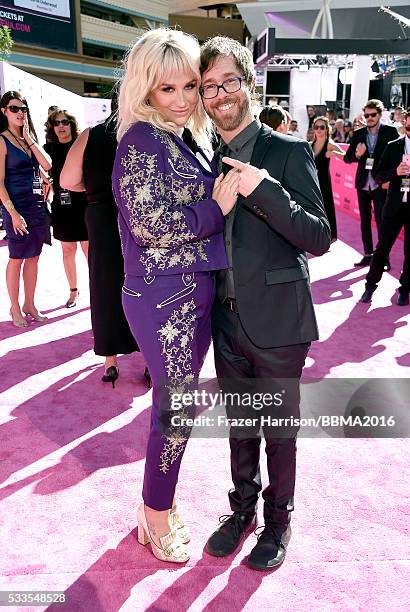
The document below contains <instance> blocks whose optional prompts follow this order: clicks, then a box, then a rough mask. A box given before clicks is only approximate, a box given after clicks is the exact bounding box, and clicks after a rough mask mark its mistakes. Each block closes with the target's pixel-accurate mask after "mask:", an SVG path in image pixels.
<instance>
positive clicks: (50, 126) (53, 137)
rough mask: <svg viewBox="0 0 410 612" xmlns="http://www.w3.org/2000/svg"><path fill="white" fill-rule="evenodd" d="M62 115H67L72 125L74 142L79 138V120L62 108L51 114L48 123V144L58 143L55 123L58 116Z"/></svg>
mask: <svg viewBox="0 0 410 612" xmlns="http://www.w3.org/2000/svg"><path fill="white" fill-rule="evenodd" d="M60 114H62V115H65V116H66V117H67V119H68V120H69V122H70V125H71V136H72V138H73V140H76V139H77V138H78V135H79V134H80V128H79V126H78V121H77V119H76V118H75V117H74V115H71V114H70V113H68V112H67V111H66V110H63V109H62V108H58V109H57V110H55V111H53V112H52V113H51V115H50V116H49V118H48V119H47V121H46V138H47V141H48V142H58V138H57V134H56V133H55V130H54V121H55V120H56V117H57V115H60Z"/></svg>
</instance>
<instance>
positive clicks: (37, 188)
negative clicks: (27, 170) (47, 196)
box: [33, 168, 43, 196]
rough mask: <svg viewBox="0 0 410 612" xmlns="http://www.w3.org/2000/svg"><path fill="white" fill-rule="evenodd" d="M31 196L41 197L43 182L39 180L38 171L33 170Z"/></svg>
mask: <svg viewBox="0 0 410 612" xmlns="http://www.w3.org/2000/svg"><path fill="white" fill-rule="evenodd" d="M33 194H34V195H40V196H42V195H43V182H42V180H41V177H40V173H39V171H38V170H36V169H35V168H34V170H33Z"/></svg>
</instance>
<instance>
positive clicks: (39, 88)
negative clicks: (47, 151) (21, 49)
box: [0, 62, 111, 145]
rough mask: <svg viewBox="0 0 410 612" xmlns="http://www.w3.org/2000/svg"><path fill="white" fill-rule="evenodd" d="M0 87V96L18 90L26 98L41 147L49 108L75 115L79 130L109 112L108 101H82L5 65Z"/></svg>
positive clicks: (0, 71) (1, 65) (0, 64)
mask: <svg viewBox="0 0 410 612" xmlns="http://www.w3.org/2000/svg"><path fill="white" fill-rule="evenodd" d="M0 86H1V95H3V94H4V93H5V92H6V91H11V90H14V91H15V90H17V91H20V92H21V93H22V94H23V97H24V98H26V100H27V104H28V106H29V109H30V115H31V118H32V120H33V123H34V127H35V129H36V132H37V136H38V139H39V143H40V144H41V145H43V144H44V142H45V127H44V123H45V122H46V120H47V109H48V107H49V106H51V105H56V106H58V107H59V108H61V109H63V110H66V111H67V112H69V113H70V114H72V115H74V117H75V118H76V119H77V121H78V124H79V126H80V130H83V129H84V128H86V127H91V126H93V125H96V124H97V123H101V122H102V121H104V120H105V119H106V118H107V117H108V116H109V115H110V112H111V100H102V99H100V98H83V97H82V96H79V95H77V94H75V93H73V92H72V91H67V89H63V88H62V87H59V86H58V85H54V83H48V82H47V81H44V80H43V79H40V78H39V77H36V76H34V75H33V74H29V73H28V72H24V70H20V68H16V67H15V66H12V65H11V64H9V63H7V62H0Z"/></svg>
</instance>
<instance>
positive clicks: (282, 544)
mask: <svg viewBox="0 0 410 612" xmlns="http://www.w3.org/2000/svg"><path fill="white" fill-rule="evenodd" d="M291 534H292V531H291V528H290V525H287V526H286V525H283V526H281V525H278V524H276V523H275V522H274V521H271V520H269V519H268V520H267V521H266V524H265V526H264V527H263V528H262V531H261V533H259V534H258V542H257V544H256V546H254V548H253V549H252V551H251V554H250V555H249V557H248V565H249V567H251V568H252V569H256V570H259V571H269V570H272V569H275V568H277V567H278V566H279V565H281V564H282V563H283V561H284V560H285V556H286V548H287V546H288V544H289V540H290V537H291Z"/></svg>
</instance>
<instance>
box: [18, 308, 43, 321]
mask: <svg viewBox="0 0 410 612" xmlns="http://www.w3.org/2000/svg"><path fill="white" fill-rule="evenodd" d="M23 312H24V314H25V315H26V316H27V317H30V318H31V319H33V321H38V322H39V323H41V322H42V321H47V320H48V317H46V316H45V315H42V314H40V313H39V311H38V310H37V312H28V311H27V310H23Z"/></svg>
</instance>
